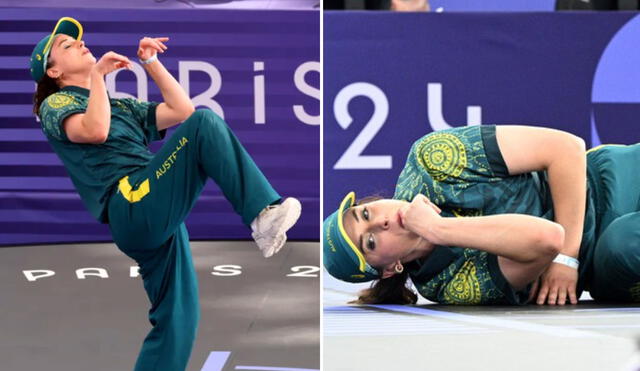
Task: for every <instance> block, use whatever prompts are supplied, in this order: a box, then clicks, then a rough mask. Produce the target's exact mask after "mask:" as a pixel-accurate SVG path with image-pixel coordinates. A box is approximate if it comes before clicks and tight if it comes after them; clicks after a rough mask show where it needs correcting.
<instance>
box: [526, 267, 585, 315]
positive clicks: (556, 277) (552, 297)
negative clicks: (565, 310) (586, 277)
mask: <svg viewBox="0 0 640 371" xmlns="http://www.w3.org/2000/svg"><path fill="white" fill-rule="evenodd" d="M577 283H578V270H577V269H574V268H571V267H567V266H566V265H564V264H559V263H551V265H549V267H548V268H547V270H546V271H545V272H544V273H543V274H542V276H541V277H540V291H538V299H537V300H536V302H537V303H538V305H543V304H545V302H546V304H549V305H556V304H558V305H564V304H565V303H566V302H567V299H568V301H569V303H571V304H578V298H577V297H576V285H577Z"/></svg>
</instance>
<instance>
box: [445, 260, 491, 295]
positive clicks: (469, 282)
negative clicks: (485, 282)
mask: <svg viewBox="0 0 640 371" xmlns="http://www.w3.org/2000/svg"><path fill="white" fill-rule="evenodd" d="M444 299H445V302H446V303H447V304H466V305H475V304H480V302H481V301H482V295H481V293H480V282H479V281H478V276H477V275H476V266H475V264H473V262H472V261H470V260H467V261H466V262H465V263H464V265H463V266H462V267H461V268H460V270H459V271H458V272H457V273H456V275H455V276H454V278H453V279H452V280H451V282H449V283H448V284H447V286H446V287H445V290H444Z"/></svg>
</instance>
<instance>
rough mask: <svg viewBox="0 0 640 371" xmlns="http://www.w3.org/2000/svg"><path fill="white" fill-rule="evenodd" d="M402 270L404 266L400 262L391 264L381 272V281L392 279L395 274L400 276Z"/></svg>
mask: <svg viewBox="0 0 640 371" xmlns="http://www.w3.org/2000/svg"><path fill="white" fill-rule="evenodd" d="M403 270H404V266H403V265H402V263H401V262H400V260H398V261H396V262H393V263H391V264H389V265H387V266H386V267H384V269H383V270H382V279H385V278H389V277H392V276H393V275H395V274H400V273H402V271H403Z"/></svg>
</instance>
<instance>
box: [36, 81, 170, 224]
mask: <svg viewBox="0 0 640 371" xmlns="http://www.w3.org/2000/svg"><path fill="white" fill-rule="evenodd" d="M88 101H89V90H88V89H84V88H81V87H78V86H66V87H64V88H62V89H61V90H60V91H59V92H57V93H55V94H52V95H50V96H49V97H47V98H46V99H45V100H44V102H42V104H41V105H40V123H41V126H42V131H43V132H44V134H45V136H46V137H47V139H48V140H49V143H50V144H51V146H52V147H53V150H54V151H55V152H56V153H57V154H58V157H60V159H61V160H62V162H63V164H64V166H65V168H66V169H67V172H68V173H69V175H70V177H71V180H72V182H73V184H74V186H75V187H76V190H77V191H78V193H79V194H80V197H81V198H82V201H83V202H84V204H85V206H86V207H87V209H88V210H89V212H90V213H91V215H93V217H94V218H96V219H97V220H98V221H100V222H102V223H107V222H108V219H107V215H106V208H107V201H108V199H109V196H110V195H111V192H112V190H113V189H114V188H115V187H117V182H118V180H120V179H121V178H122V177H124V176H126V175H127V174H130V173H131V172H133V171H135V170H137V169H139V168H141V167H144V166H146V165H147V164H148V163H149V161H151V159H152V158H153V153H151V152H150V151H149V148H148V144H149V142H151V141H154V140H159V139H162V138H164V136H165V134H166V130H162V131H160V132H158V130H157V127H156V115H155V112H156V106H157V104H158V103H155V102H140V101H137V100H135V99H129V98H126V99H109V102H110V103H111V126H110V128H109V136H108V137H107V141H106V142H105V143H102V144H82V143H74V142H71V141H70V140H69V138H68V137H67V135H66V133H65V131H64V129H63V127H62V123H63V121H64V119H65V118H67V117H69V116H70V115H72V114H74V113H82V112H85V111H86V109H87V104H88Z"/></svg>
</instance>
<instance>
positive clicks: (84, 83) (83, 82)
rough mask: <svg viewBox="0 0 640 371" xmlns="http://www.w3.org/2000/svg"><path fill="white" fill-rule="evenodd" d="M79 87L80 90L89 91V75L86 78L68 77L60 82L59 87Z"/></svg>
mask: <svg viewBox="0 0 640 371" xmlns="http://www.w3.org/2000/svg"><path fill="white" fill-rule="evenodd" d="M70 85H73V86H79V87H81V88H85V89H90V88H91V75H87V76H69V77H68V78H65V79H64V80H62V82H61V84H60V87H61V88H64V87H65V86H70Z"/></svg>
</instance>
